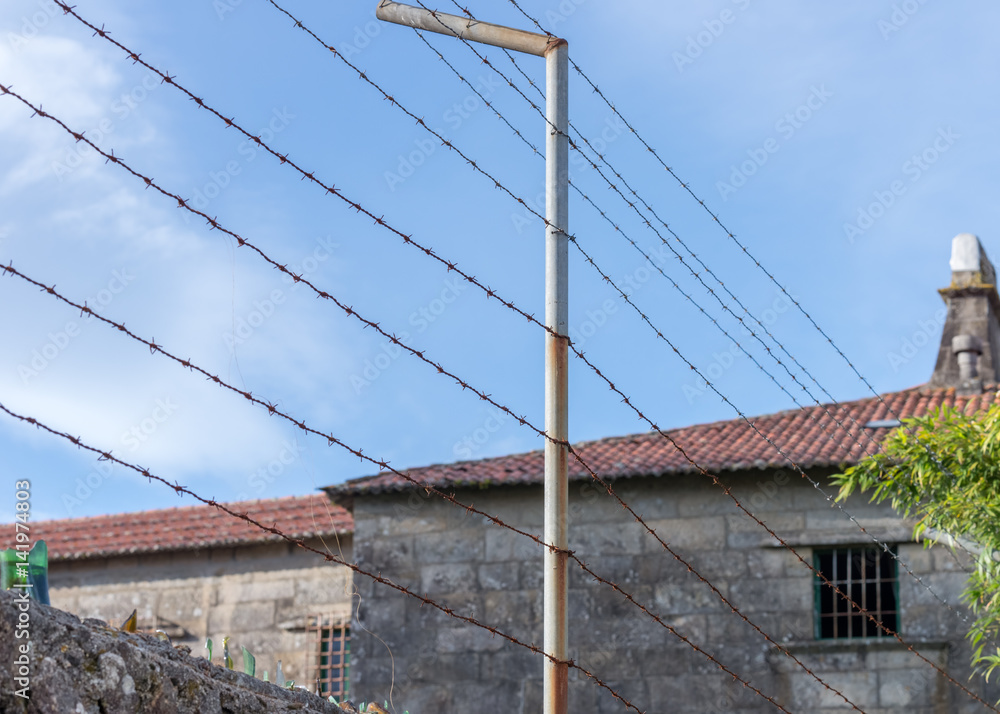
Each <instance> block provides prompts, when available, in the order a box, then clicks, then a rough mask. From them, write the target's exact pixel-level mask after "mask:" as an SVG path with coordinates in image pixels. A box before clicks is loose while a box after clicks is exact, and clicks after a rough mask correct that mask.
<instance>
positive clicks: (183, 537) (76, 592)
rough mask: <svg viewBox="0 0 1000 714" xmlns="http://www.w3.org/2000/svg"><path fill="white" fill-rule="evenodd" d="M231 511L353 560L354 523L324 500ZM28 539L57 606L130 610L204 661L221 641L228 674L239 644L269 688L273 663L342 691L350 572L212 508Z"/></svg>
mask: <svg viewBox="0 0 1000 714" xmlns="http://www.w3.org/2000/svg"><path fill="white" fill-rule="evenodd" d="M230 505H231V506H233V507H234V508H233V510H237V511H240V512H244V513H247V514H248V515H250V516H251V517H253V518H254V519H256V520H258V521H260V522H261V523H265V524H268V525H271V524H275V525H276V526H277V527H278V528H279V529H281V530H282V531H284V532H286V533H287V534H288V535H290V536H293V537H296V538H302V539H304V540H305V541H306V542H308V543H309V544H310V545H313V546H315V547H318V548H322V549H327V548H328V549H329V550H330V552H332V553H334V554H336V555H338V556H342V557H344V558H345V559H347V560H350V559H351V557H352V555H351V553H352V537H351V530H352V523H351V516H350V514H348V513H347V512H345V511H344V510H343V509H342V508H339V507H337V506H334V505H332V504H331V503H330V502H329V501H328V500H327V499H326V498H324V497H323V496H321V495H313V496H305V497H291V498H278V499H271V500H261V501H246V502H242V503H237V504H230ZM8 529H10V530H12V527H11V526H4V530H5V531H7V530H8ZM5 535H6V533H5ZM31 537H32V540H40V539H44V540H45V541H46V544H47V545H48V548H49V589H50V599H51V602H52V605H53V606H54V607H57V608H59V609H61V610H65V611H67V612H71V613H73V614H75V615H77V616H78V617H83V618H86V617H93V618H98V619H101V620H105V621H106V622H109V623H111V624H113V625H119V624H121V623H122V622H123V621H124V620H125V619H126V618H127V617H128V615H129V614H130V613H131V612H132V610H133V609H135V610H137V614H138V627H139V629H140V630H145V631H148V632H152V631H154V630H162V631H164V632H166V633H167V634H168V635H169V636H170V638H171V639H172V641H173V642H174V643H184V644H187V645H188V646H190V647H191V650H192V652H193V653H194V654H196V655H200V656H207V652H206V650H205V647H204V646H205V640H206V638H209V637H211V638H212V640H213V643H214V649H213V654H214V656H213V661H215V662H216V663H220V662H221V656H222V638H223V637H226V636H228V637H230V638H231V646H232V647H231V649H232V655H233V658H234V660H235V662H236V668H237V669H242V659H243V656H242V650H241V646H245V647H246V648H247V649H248V650H249V651H250V652H251V653H253V655H254V657H255V658H256V660H257V669H258V673H257V676H258V677H260V676H262V674H263V671H264V670H267V671H268V672H269V673H270V674H271V675H272V681H273V674H274V672H275V668H276V665H277V661H278V660H281V661H282V669H283V672H284V675H285V676H286V677H287V678H288V679H293V680H295V681H296V682H297V683H306V682H310V681H312V682H314V681H315V678H316V677H317V676H321V677H322V678H323V679H324V680H325V682H326V690H327V691H328V692H331V693H334V694H338V695H339V694H342V693H343V678H344V675H345V674H346V673H347V668H348V666H349V662H348V661H347V660H348V657H349V643H350V612H351V602H352V597H351V592H352V588H353V586H352V584H351V577H350V571H349V570H348V569H347V568H344V567H343V566H337V565H331V564H329V563H327V562H325V561H324V560H323V559H322V558H319V557H318V556H316V555H315V554H313V553H309V552H307V551H304V550H302V549H301V548H298V547H296V546H294V545H291V544H289V543H287V542H285V541H283V540H281V539H280V538H279V537H278V536H274V535H272V534H270V533H266V532H264V531H261V530H259V529H257V528H254V527H251V526H249V525H247V524H246V523H244V522H242V521H238V520H236V519H234V518H232V517H231V516H229V515H227V514H225V513H223V512H221V511H219V510H218V509H216V508H213V507H211V506H193V507H184V508H169V509H163V510H156V511H142V512H138V513H126V514H120V515H113V516H100V517H93V518H71V519H65V520H54V521H41V522H36V523H32V524H31ZM5 540H6V538H5ZM345 650H346V651H345Z"/></svg>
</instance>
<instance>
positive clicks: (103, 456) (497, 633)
mask: <svg viewBox="0 0 1000 714" xmlns="http://www.w3.org/2000/svg"><path fill="white" fill-rule="evenodd" d="M0 411H3V412H5V413H6V414H7V415H8V416H11V417H13V418H14V419H17V420H19V421H22V422H24V423H26V424H31V425H32V426H34V427H35V428H37V429H41V430H42V431H46V432H48V433H50V434H52V435H53V436H58V437H60V438H63V439H66V440H67V441H69V442H70V443H72V444H73V445H74V446H76V447H77V448H78V449H83V450H85V451H90V452H92V453H94V454H97V456H98V459H99V460H101V461H109V462H112V463H116V464H118V465H120V466H123V467H125V468H127V469H131V470H132V471H135V472H136V473H138V474H139V475H140V476H144V477H145V478H147V479H149V480H150V481H154V480H155V481H159V482H160V483H163V484H165V485H166V486H169V487H170V488H172V489H173V490H174V492H175V493H177V494H178V495H181V494H184V495H187V496H191V497H192V498H194V499H195V500H197V501H200V502H201V503H203V504H205V505H206V506H212V507H214V508H217V509H218V510H220V511H222V512H224V513H227V514H229V515H230V516H232V517H234V518H238V519H239V520H241V521H244V522H246V523H247V524H248V525H251V526H253V527H255V528H259V529H260V530H262V531H266V532H267V533H271V534H272V535H276V536H278V537H279V538H281V539H283V540H285V541H287V542H288V543H291V544H293V545H295V546H298V547H299V548H302V549H303V550H306V551H308V552H310V553H314V554H316V555H318V556H320V557H321V558H323V559H324V560H326V561H327V562H331V563H336V564H338V565H343V566H345V567H347V568H349V569H350V570H352V571H353V572H355V573H357V574H359V575H363V576H365V577H367V578H371V579H372V580H374V581H375V582H377V583H381V584H382V585H386V586H388V587H390V588H392V589H394V590H397V591H399V592H400V593H402V594H404V595H407V596H409V597H412V598H414V599H416V600H419V601H420V602H422V603H423V604H424V605H429V606H431V607H433V608H435V609H437V610H440V611H441V612H443V613H444V614H446V615H448V616H449V617H452V618H455V619H456V620H460V621H462V622H465V623H468V624H470V625H473V626H475V627H479V628H481V629H483V630H486V631H487V632H489V633H491V634H492V635H493V636H494V637H500V638H502V639H505V640H507V641H508V642H510V643H512V644H515V645H518V646H520V647H523V648H525V649H527V650H530V651H531V652H534V653H535V654H540V655H542V656H543V657H545V658H546V659H548V660H550V661H552V662H555V663H557V664H565V665H567V666H568V667H570V668H571V669H575V670H577V671H578V672H580V673H581V674H583V675H584V676H585V677H587V678H588V679H590V680H591V681H593V682H594V683H595V684H597V685H598V686H599V687H601V688H603V689H606V690H607V691H608V692H609V693H611V695H612V696H614V697H615V699H617V700H619V701H620V702H621V703H622V704H624V705H625V706H626V707H627V708H628V709H631V710H632V711H635V712H638V714H644V713H643V712H642V710H640V709H639V708H638V707H636V706H635V705H634V704H632V702H630V701H629V700H628V699H626V698H625V697H624V696H622V695H621V694H620V693H619V692H618V691H616V690H615V689H613V688H612V687H611V686H610V685H608V684H607V683H606V682H604V681H603V680H602V679H600V678H599V677H597V676H596V675H594V674H593V673H592V672H590V671H588V670H587V669H586V668H584V667H582V666H581V665H579V664H577V663H576V662H575V661H574V660H558V659H556V658H555V657H553V656H551V655H549V654H547V653H546V652H545V651H544V650H543V649H542V648H541V647H538V646H537V645H534V644H529V643H527V642H524V641H522V640H520V639H518V638H516V637H514V636H513V635H509V634H507V633H506V632H503V631H502V630H500V629H498V628H496V627H494V626H492V625H487V624H485V623H482V622H480V621H479V620H477V619H476V618H474V617H471V616H469V615H462V614H460V613H458V612H455V610H453V609H452V608H449V607H447V606H445V605H442V604H440V603H438V602H437V601H435V600H433V599H431V598H428V597H427V596H426V595H420V594H418V593H415V592H413V591H412V590H410V589H409V588H407V587H406V586H404V585H399V584H398V583H395V582H393V581H392V580H389V579H388V578H385V577H383V576H382V575H381V574H379V573H373V572H371V571H368V570H365V569H364V568H362V567H361V566H360V565H358V564H357V563H352V562H351V561H349V560H347V559H345V558H342V557H340V556H338V555H334V554H333V553H331V552H329V550H320V549H319V548H315V547H313V546H311V545H309V544H308V543H306V542H305V541H304V540H303V539H302V538H296V537H294V536H290V535H288V534H287V533H285V532H284V531H282V530H281V529H280V528H278V527H277V525H275V524H272V525H270V526H267V525H264V524H263V523H261V522H259V521H257V520H256V519H254V518H252V517H251V516H250V514H249V512H243V513H241V512H239V511H234V510H233V509H231V508H229V506H227V505H226V504H225V503H220V502H219V501H216V500H215V499H212V498H204V497H203V496H199V495H198V494H197V493H195V492H194V491H192V490H190V489H188V488H186V487H184V486H181V485H180V484H179V483H176V482H175V483H170V482H169V481H168V480H167V479H165V478H163V477H162V476H158V475H156V474H154V473H152V472H150V471H149V469H146V468H143V467H142V466H137V465H135V464H132V463H130V462H128V461H123V460H122V459H119V458H118V457H116V456H115V455H114V454H112V453H111V452H110V451H102V450H101V449H98V448H96V447H93V446H89V445H88V444H85V443H84V442H83V440H82V439H80V437H77V436H72V435H70V434H68V433H66V432H63V431H59V430H57V429H53V428H52V427H50V426H47V425H45V424H44V423H42V422H41V421H39V420H38V419H35V418H34V417H28V416H24V415H22V414H18V413H17V412H14V411H12V410H11V409H9V408H8V407H7V406H6V405H4V404H3V403H2V402H0Z"/></svg>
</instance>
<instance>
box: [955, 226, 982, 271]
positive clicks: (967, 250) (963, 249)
mask: <svg viewBox="0 0 1000 714" xmlns="http://www.w3.org/2000/svg"><path fill="white" fill-rule="evenodd" d="M982 252H983V249H982V246H981V245H980V244H979V238H978V237H976V236H974V235H972V234H971V233H959V234H958V235H957V236H955V237H954V239H952V241H951V270H952V272H958V271H964V270H968V271H970V272H979V271H980V270H982V266H981V264H980V259H981V258H980V256H981V255H982Z"/></svg>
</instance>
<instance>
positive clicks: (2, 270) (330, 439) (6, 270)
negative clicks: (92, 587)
mask: <svg viewBox="0 0 1000 714" xmlns="http://www.w3.org/2000/svg"><path fill="white" fill-rule="evenodd" d="M0 274H4V275H9V276H13V277H17V278H20V279H21V280H23V281H24V282H26V283H28V284H30V285H34V286H35V287H37V288H39V289H40V290H41V291H42V292H44V293H46V294H48V295H51V296H52V297H53V298H55V299H57V300H59V301H60V302H62V303H64V304H66V305H68V306H70V307H73V308H75V309H77V310H79V311H80V313H81V315H89V316H90V317H93V318H96V319H97V320H99V321H100V322H102V323H104V324H106V325H107V326H109V327H111V328H114V329H115V330H117V331H118V332H120V333H122V334H124V335H125V336H127V337H129V338H131V339H132V340H134V341H136V342H139V343H140V344H142V345H143V346H145V347H147V348H148V349H149V351H150V353H151V354H160V355H162V356H164V357H166V358H167V359H170V360H172V361H174V362H176V363H177V364H179V365H181V366H182V367H185V368H186V369H188V370H190V371H192V372H197V373H199V374H201V375H203V376H204V377H205V378H206V379H208V380H209V381H211V382H213V383H215V384H216V385H217V386H219V387H221V388H223V389H226V390H229V391H231V392H233V393H235V394H237V395H239V396H241V397H243V398H244V399H246V400H247V401H249V402H251V403H253V404H255V405H257V406H260V407H263V408H264V409H267V411H268V414H269V415H271V416H277V417H280V418H282V419H284V420H286V421H288V422H290V423H291V424H292V425H294V426H295V427H296V428H298V429H300V430H301V431H303V432H304V433H306V434H311V435H314V436H318V437H320V438H321V439H324V440H326V441H327V443H328V445H334V444H336V445H337V446H340V447H341V448H343V449H345V450H346V451H348V452H350V453H351V454H353V455H354V456H356V457H358V458H359V459H361V460H362V461H366V462H368V463H370V464H372V465H373V466H377V467H378V468H379V469H380V470H382V471H388V472H391V473H393V474H395V475H396V476H399V477H400V478H402V479H404V480H405V481H407V482H409V483H411V484H413V485H415V486H417V487H418V488H420V489H422V490H424V491H425V492H427V493H428V494H431V493H433V494H434V495H436V496H439V497H440V498H442V499H444V500H445V501H447V502H449V503H451V504H452V505H455V506H457V507H459V508H461V509H463V510H465V511H467V512H469V513H474V514H476V515H478V516H481V517H483V518H485V519H487V520H489V521H490V522H492V523H493V524H494V525H496V526H498V527H501V528H505V529H507V530H510V531H513V532H515V533H517V534H518V535H521V536H523V537H526V538H529V539H530V540H532V541H534V542H535V543H536V544H538V545H540V546H542V547H543V548H547V549H549V550H551V551H553V552H561V553H565V554H566V555H567V557H569V558H570V559H571V560H574V561H575V562H576V563H577V564H578V565H579V566H580V568H581V569H582V570H584V572H586V573H588V574H589V575H590V576H591V577H593V578H594V579H595V580H597V581H598V582H601V583H604V584H606V585H609V586H610V587H611V588H612V589H614V590H615V591H617V592H618V593H620V594H621V595H622V596H623V597H624V598H626V599H627V600H628V601H629V602H631V603H632V604H633V605H634V606H635V607H637V608H638V609H640V610H641V611H642V612H643V613H645V614H646V615H648V616H649V617H650V618H652V619H653V620H655V621H656V622H657V623H658V624H660V625H661V626H662V627H664V628H666V629H667V630H668V631H669V632H670V633H671V634H673V635H675V636H677V637H679V638H681V639H682V640H683V641H684V642H685V643H687V644H692V643H691V642H690V641H689V640H688V638H686V637H685V636H684V635H682V634H681V633H679V632H678V631H677V630H676V629H675V628H673V627H672V626H670V625H668V624H667V623H665V622H664V621H663V620H662V618H661V617H660V616H658V615H656V614H654V613H652V612H650V611H649V610H648V609H647V608H646V607H645V606H644V605H642V604H641V603H639V602H638V601H637V600H636V599H635V598H634V596H633V595H632V594H631V593H629V592H628V591H626V590H625V589H624V588H622V587H621V586H620V585H619V584H618V583H615V582H612V581H610V580H608V579H606V578H604V577H602V576H600V575H598V574H597V573H596V572H594V571H593V570H592V569H591V568H590V567H589V566H588V565H587V564H586V563H585V562H584V561H583V560H582V559H581V558H580V557H579V556H577V555H576V553H575V552H574V551H571V550H568V549H562V548H558V547H556V546H553V545H550V544H548V543H546V542H545V541H544V540H542V539H541V538H539V537H538V536H536V535H534V534H532V533H528V532H525V531H523V530H521V529H519V528H517V527H515V526H512V525H510V524H508V523H506V522H505V521H503V519H501V518H499V517H498V516H495V515H493V514H490V513H487V512H485V511H482V510H480V509H478V508H476V507H475V506H474V505H471V504H466V503H464V502H462V501H460V500H458V499H457V498H456V497H455V496H454V494H448V493H445V492H443V491H441V490H440V489H438V488H436V487H434V486H431V485H428V484H426V483H423V482H421V481H418V480H417V479H415V478H413V477H412V476H410V475H409V474H408V473H406V472H402V471H399V470H397V469H396V468H394V467H393V466H391V465H390V464H389V462H387V461H385V460H383V459H376V458H374V457H371V456H368V455H367V454H365V453H364V452H363V451H362V450H361V449H358V448H355V447H352V446H350V445H348V444H346V443H345V442H344V441H342V440H341V439H339V438H337V437H336V436H334V435H333V434H332V433H329V432H323V431H319V430H317V429H315V428H313V427H310V426H309V425H308V424H306V423H305V421H304V420H299V419H296V418H295V417H293V416H291V415H289V414H288V413H286V412H284V411H282V410H281V409H279V408H278V407H276V406H275V404H274V403H272V402H270V401H268V400H266V399H262V398H261V397H257V396H254V395H253V394H252V393H251V392H249V391H247V390H243V389H239V388H238V387H234V386H233V385H231V384H229V383H228V382H226V381H225V380H223V379H221V378H220V377H218V376H217V375H215V374H212V373H211V372H209V371H207V370H205V369H204V368H202V367H200V366H198V365H197V364H195V363H194V362H192V361H191V360H190V359H181V358H180V357H178V356H176V355H174V354H172V353H171V352H170V351H168V350H167V349H166V348H165V347H163V345H159V344H157V343H156V342H155V340H149V339H146V338H143V337H141V336H139V335H137V334H136V333H134V332H133V331H131V330H129V329H128V328H127V327H126V326H125V325H124V324H123V323H120V322H116V321H114V320H111V319H109V318H107V317H105V316H103V315H101V314H99V313H98V312H96V311H95V310H93V309H91V308H90V307H88V306H87V305H86V303H84V304H82V305H81V304H79V303H77V302H74V301H73V300H70V299H69V298H67V297H65V296H64V295H62V294H61V293H60V292H59V291H58V290H56V287H55V285H46V284H45V283H42V282H40V281H38V280H35V279H34V278H31V277H30V276H28V275H25V274H24V273H23V272H21V271H20V270H18V269H17V268H15V267H14V265H13V263H10V264H8V265H6V266H2V265H0ZM529 426H530V425H529ZM576 458H577V460H578V461H579V463H580V464H581V466H583V467H584V468H585V469H587V470H588V471H589V472H590V474H591V476H592V478H595V479H596V480H598V481H599V482H602V483H603V481H602V480H601V479H600V478H599V477H598V476H597V474H596V472H595V471H594V469H593V468H592V467H590V466H589V465H588V464H587V462H586V461H584V459H583V457H582V455H580V453H579V452H577V454H576ZM664 546H665V547H666V549H667V551H668V552H669V553H670V554H671V555H673V556H674V558H675V559H677V561H678V562H680V564H681V565H683V566H684V567H685V568H686V569H687V570H688V571H689V572H691V573H692V574H694V575H695V576H697V577H699V578H700V579H701V580H702V582H704V583H705V584H706V585H708V586H709V587H710V588H711V589H712V590H713V592H714V593H715V594H716V595H717V596H718V597H719V598H720V599H721V600H722V602H723V603H724V604H725V605H727V606H728V607H729V608H730V609H731V610H732V612H733V613H734V614H736V615H737V616H739V617H740V618H742V619H743V620H744V622H746V623H747V624H748V625H750V626H751V627H752V628H754V629H755V630H756V631H757V632H758V633H759V634H760V635H762V636H763V637H764V638H765V639H766V640H767V642H769V643H770V644H772V645H773V646H775V647H776V648H777V649H778V650H779V651H780V652H782V653H783V654H785V655H786V656H788V657H789V658H791V659H792V660H793V661H794V662H795V663H796V664H797V665H798V666H799V667H801V668H802V669H803V670H804V671H805V672H807V673H808V674H810V675H811V676H812V677H813V678H814V679H815V680H816V681H817V682H819V683H820V684H822V685H823V686H825V687H826V688H827V689H829V690H830V691H831V692H832V693H834V694H837V695H839V696H840V697H841V698H843V699H844V701H845V702H847V703H848V704H851V705H852V707H853V708H854V709H855V710H857V711H861V710H860V709H859V708H858V707H857V706H856V705H855V704H854V703H853V702H851V701H850V700H849V699H847V698H846V697H845V696H844V695H842V694H841V693H840V692H838V691H837V690H836V689H834V688H833V687H831V686H829V685H828V684H827V683H826V682H824V681H823V680H822V679H821V678H820V677H819V676H818V675H816V674H815V673H814V672H812V671H811V670H810V669H809V667H808V666H806V665H805V664H804V663H803V662H802V661H801V660H799V659H798V658H797V657H795V655H794V654H792V653H791V652H789V651H788V649H787V648H786V647H784V645H782V644H780V643H779V642H777V641H776V640H775V639H773V638H772V637H771V636H770V635H769V634H768V633H766V632H765V631H764V630H762V629H761V628H760V627H759V626H757V625H756V624H755V623H753V622H752V621H751V620H750V619H749V618H748V617H746V616H745V615H744V614H743V613H742V612H741V611H740V610H739V609H738V608H737V607H736V606H735V605H733V604H732V603H731V602H730V601H729V600H728V599H727V598H726V597H725V596H724V595H723V594H722V593H721V591H719V590H718V589H717V588H716V587H715V586H714V585H713V584H712V583H711V582H710V581H709V580H708V579H707V578H704V577H703V576H702V575H701V574H700V573H699V572H698V571H697V569H696V568H694V566H693V565H692V564H691V563H689V562H688V561H687V560H685V559H684V558H683V557H681V556H680V555H679V554H678V553H677V552H676V551H675V550H673V549H672V548H671V547H670V546H669V545H666V544H664ZM695 649H696V650H697V651H698V652H700V653H701V654H703V655H705V656H706V657H707V658H708V659H709V660H711V661H712V662H714V663H715V664H716V665H718V666H720V667H722V668H723V669H724V670H725V671H727V673H728V670H726V669H725V667H724V666H723V665H722V664H721V663H720V662H719V661H718V660H717V659H716V658H715V657H713V656H712V655H711V654H709V653H708V652H706V651H704V650H702V649H701V648H699V647H695ZM765 698H767V697H765ZM769 701H770V700H769Z"/></svg>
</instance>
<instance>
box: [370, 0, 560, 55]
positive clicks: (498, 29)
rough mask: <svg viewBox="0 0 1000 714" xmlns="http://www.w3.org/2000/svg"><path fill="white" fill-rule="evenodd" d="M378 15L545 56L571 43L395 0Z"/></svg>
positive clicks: (387, 1) (385, 2)
mask: <svg viewBox="0 0 1000 714" xmlns="http://www.w3.org/2000/svg"><path fill="white" fill-rule="evenodd" d="M375 16H376V17H377V18H378V19H379V20H384V21H386V22H394V23H396V24H397V25H408V26H409V27H415V28H416V29H418V30H427V31H428V32H437V33H440V34H442V35H451V36H453V37H458V38H461V39H463V40H469V41H471V42H481V43H483V44H486V45H493V46H495V47H503V48H505V49H508V50H515V51H517V52H524V53H526V54H529V55H535V56H537V57H545V56H546V55H548V53H549V52H550V51H551V50H553V49H554V48H556V47H560V46H565V45H567V44H568V43H567V42H566V40H564V39H562V38H559V37H553V36H551V35H542V34H539V33H537V32H527V31H525V30H515V29H514V28H512V27H505V26H503V25H494V24H492V23H489V22H480V21H479V20H473V19H472V18H469V17H460V16H458V15H449V14H448V13H444V12H437V11H434V10H428V9H426V8H422V7H414V6H412V5H404V4H402V3H398V2H391V0H381V1H380V2H379V4H378V9H377V10H376V11H375Z"/></svg>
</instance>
